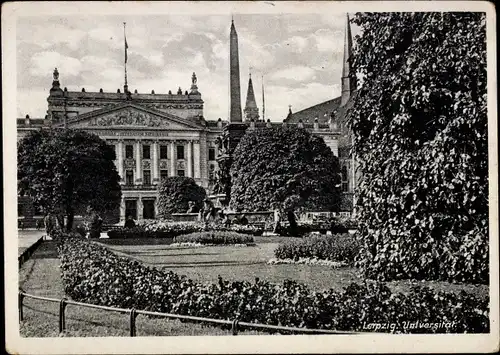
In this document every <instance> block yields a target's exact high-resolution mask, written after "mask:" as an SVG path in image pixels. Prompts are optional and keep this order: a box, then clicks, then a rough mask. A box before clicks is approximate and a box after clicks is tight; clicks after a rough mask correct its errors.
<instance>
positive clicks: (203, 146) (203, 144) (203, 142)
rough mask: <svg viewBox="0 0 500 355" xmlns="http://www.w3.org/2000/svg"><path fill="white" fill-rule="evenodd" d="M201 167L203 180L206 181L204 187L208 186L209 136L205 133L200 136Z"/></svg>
mask: <svg viewBox="0 0 500 355" xmlns="http://www.w3.org/2000/svg"><path fill="white" fill-rule="evenodd" d="M200 165H201V178H202V180H203V181H204V185H203V186H208V147H207V134H206V133H205V132H202V133H201V134H200Z"/></svg>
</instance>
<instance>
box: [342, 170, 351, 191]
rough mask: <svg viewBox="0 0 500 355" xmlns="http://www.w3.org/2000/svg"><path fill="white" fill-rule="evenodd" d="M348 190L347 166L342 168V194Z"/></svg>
mask: <svg viewBox="0 0 500 355" xmlns="http://www.w3.org/2000/svg"><path fill="white" fill-rule="evenodd" d="M348 189H349V183H348V179H347V166H345V165H344V166H343V167H342V192H347V191H348Z"/></svg>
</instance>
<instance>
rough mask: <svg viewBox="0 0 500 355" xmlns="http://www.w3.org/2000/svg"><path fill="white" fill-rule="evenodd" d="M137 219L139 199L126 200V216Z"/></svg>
mask: <svg viewBox="0 0 500 355" xmlns="http://www.w3.org/2000/svg"><path fill="white" fill-rule="evenodd" d="M129 217H132V218H133V219H137V201H135V200H125V218H129Z"/></svg>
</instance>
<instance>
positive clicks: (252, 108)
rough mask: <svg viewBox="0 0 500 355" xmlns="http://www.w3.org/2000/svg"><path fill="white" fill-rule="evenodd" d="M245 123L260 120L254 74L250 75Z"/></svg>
mask: <svg viewBox="0 0 500 355" xmlns="http://www.w3.org/2000/svg"><path fill="white" fill-rule="evenodd" d="M244 113H245V121H251V120H253V121H257V120H258V119H259V109H258V107H257V103H256V102H255V94H254V92H253V84H252V73H250V74H249V79H248V90H247V101H246V104H245V110H244Z"/></svg>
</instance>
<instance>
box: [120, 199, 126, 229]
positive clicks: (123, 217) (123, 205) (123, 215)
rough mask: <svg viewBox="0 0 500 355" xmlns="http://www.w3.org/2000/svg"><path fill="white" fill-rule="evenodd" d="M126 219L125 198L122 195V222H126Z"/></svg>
mask: <svg viewBox="0 0 500 355" xmlns="http://www.w3.org/2000/svg"><path fill="white" fill-rule="evenodd" d="M125 219H126V216H125V198H124V197H123V196H122V200H121V201H120V224H121V223H124V222H125Z"/></svg>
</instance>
